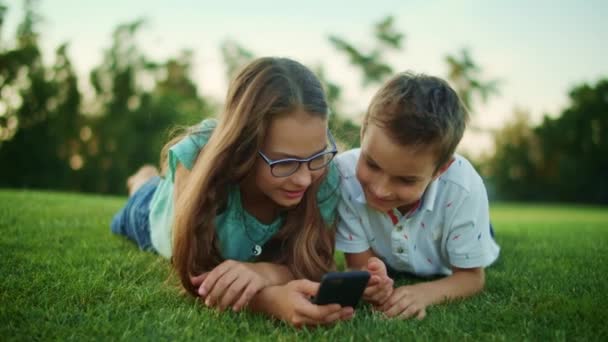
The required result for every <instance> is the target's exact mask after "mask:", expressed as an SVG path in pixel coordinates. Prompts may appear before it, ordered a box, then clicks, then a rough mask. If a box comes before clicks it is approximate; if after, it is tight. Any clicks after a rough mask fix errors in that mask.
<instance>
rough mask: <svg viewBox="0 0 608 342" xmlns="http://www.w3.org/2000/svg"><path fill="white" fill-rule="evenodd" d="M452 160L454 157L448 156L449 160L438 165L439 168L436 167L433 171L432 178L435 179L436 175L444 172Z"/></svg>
mask: <svg viewBox="0 0 608 342" xmlns="http://www.w3.org/2000/svg"><path fill="white" fill-rule="evenodd" d="M453 162H454V157H452V158H450V160H448V161H447V162H446V163H445V164H443V165H441V167H439V169H437V171H436V172H435V175H434V176H433V180H435V179H437V177H439V176H441V175H442V174H443V173H444V172H446V171H447V170H448V168H449V167H450V165H452V163H453Z"/></svg>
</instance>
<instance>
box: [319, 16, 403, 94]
mask: <svg viewBox="0 0 608 342" xmlns="http://www.w3.org/2000/svg"><path fill="white" fill-rule="evenodd" d="M374 36H375V38H376V39H377V42H376V44H377V46H376V47H375V48H373V49H371V51H369V52H363V51H362V49H360V48H357V47H355V46H354V45H353V44H352V43H350V42H348V41H347V40H346V39H343V38H341V37H338V36H335V35H330V36H329V41H330V43H331V44H332V45H333V46H334V47H335V48H336V49H337V50H338V51H340V52H343V53H344V54H345V55H346V56H347V57H348V58H349V61H350V63H351V64H353V65H354V66H356V67H357V68H359V69H360V70H361V72H362V73H363V85H364V86H367V85H371V84H374V83H381V82H382V81H383V80H385V79H386V78H387V77H389V76H391V75H392V73H393V68H392V67H391V66H390V65H389V64H388V62H386V61H385V54H386V52H387V50H397V51H399V50H401V46H402V40H403V39H404V37H405V35H404V34H402V33H400V32H398V31H397V30H396V29H395V27H394V19H393V17H390V16H389V17H386V18H384V19H383V20H382V21H380V22H379V23H377V24H376V25H375V31H374Z"/></svg>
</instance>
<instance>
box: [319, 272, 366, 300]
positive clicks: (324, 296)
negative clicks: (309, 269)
mask: <svg viewBox="0 0 608 342" xmlns="http://www.w3.org/2000/svg"><path fill="white" fill-rule="evenodd" d="M369 277H370V274H369V272H367V271H349V272H329V273H326V274H325V275H324V276H323V278H321V286H320V287H319V292H317V295H316V296H314V297H313V298H312V302H313V303H315V304H317V305H325V304H334V303H337V304H340V305H341V306H343V307H344V306H350V307H353V308H354V307H356V306H357V303H359V300H360V299H361V296H363V291H364V290H365V287H366V286H367V282H368V281H369Z"/></svg>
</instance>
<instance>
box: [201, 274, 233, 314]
mask: <svg viewBox="0 0 608 342" xmlns="http://www.w3.org/2000/svg"><path fill="white" fill-rule="evenodd" d="M237 278H238V274H237V273H236V272H226V273H225V274H223V275H222V277H221V278H219V279H218V280H217V281H216V282H215V285H214V286H213V288H212V289H210V290H209V293H208V294H207V298H206V299H205V304H207V305H208V306H215V305H216V303H218V302H219V301H220V299H221V298H222V296H223V295H224V292H225V291H226V290H227V289H228V288H229V287H230V285H232V283H233V282H234V281H235V280H236V279H237Z"/></svg>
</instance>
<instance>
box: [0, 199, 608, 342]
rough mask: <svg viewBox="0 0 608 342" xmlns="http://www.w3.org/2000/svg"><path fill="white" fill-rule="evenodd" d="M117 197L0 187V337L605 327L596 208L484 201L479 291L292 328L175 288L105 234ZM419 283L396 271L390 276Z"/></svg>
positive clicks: (487, 334)
mask: <svg viewBox="0 0 608 342" xmlns="http://www.w3.org/2000/svg"><path fill="white" fill-rule="evenodd" d="M124 201H125V198H121V197H102V196H85V195H77V194H63V193H43V192H20V191H0V232H2V234H0V250H1V251H2V258H0V273H1V274H2V279H1V280H0V303H2V305H0V322H2V324H0V336H2V339H3V340H8V341H11V340H28V341H30V340H98V339H103V340H210V341H214V340H217V341H226V340H243V339H245V340H264V341H266V340H269V339H272V340H277V341H286V340H289V341H292V340H311V341H320V340H321V341H325V340H329V341H334V340H335V341H341V340H364V341H368V340H369V341H381V340H406V341H407V340H432V341H439V340H507V341H520V340H584V341H587V340H606V338H607V337H608V329H607V327H606V324H605V316H606V315H605V308H606V306H607V305H608V297H607V296H606V293H607V292H608V283H607V282H606V281H605V275H606V274H607V273H608V266H607V265H608V256H607V255H606V253H604V252H605V249H606V245H607V244H608V236H607V235H606V230H605V227H606V226H607V224H608V210H606V208H605V207H585V206H579V207H573V206H530V205H512V204H511V205H500V206H494V207H493V208H492V209H491V211H492V221H493V223H494V226H495V228H496V231H497V239H498V243H499V244H500V245H501V247H502V250H501V256H500V259H499V260H498V261H497V263H496V264H495V265H493V266H491V267H490V268H489V269H488V270H487V271H486V274H487V281H486V289H485V290H484V292H483V293H481V294H480V295H477V296H475V297H473V298H470V299H467V300H464V301H456V302H454V303H450V304H445V305H439V306H434V307H431V308H430V309H429V310H428V315H427V318H426V319H424V320H423V321H421V322H420V321H417V320H409V321H399V320H387V319H384V318H383V317H382V315H380V314H378V313H375V312H373V311H372V310H370V308H369V307H366V306H363V307H361V308H360V309H359V310H358V311H357V314H356V315H355V317H354V319H353V320H352V321H349V322H343V323H339V324H336V325H332V326H327V327H320V328H317V329H302V330H296V329H293V328H291V327H289V326H287V325H285V324H282V323H279V322H276V321H274V320H272V319H270V318H268V317H266V316H264V315H259V314H252V313H248V312H243V313H232V312H223V313H220V312H216V311H214V310H210V309H207V308H206V307H204V305H202V304H201V303H200V302H197V301H196V300H194V299H192V298H188V297H184V296H181V295H180V293H179V290H178V288H177V283H178V282H177V280H176V279H175V277H172V276H171V275H170V274H171V272H170V264H169V262H168V261H166V260H164V259H162V258H161V257H159V256H156V255H154V254H151V253H145V252H141V251H140V250H139V249H138V248H137V247H136V246H135V245H134V244H133V243H131V242H130V241H127V240H126V239H125V238H123V237H120V236H116V235H113V234H111V233H110V232H109V228H108V224H109V220H110V218H111V216H112V214H113V213H114V212H115V211H116V210H118V209H119V208H120V207H121V206H122V205H123V204H124ZM75 208H77V209H75ZM573 227H576V229H573ZM339 257H340V256H337V258H339ZM340 260H341V259H340ZM419 281H421V279H413V278H404V279H399V280H397V284H398V285H403V284H410V283H415V282H419Z"/></svg>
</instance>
